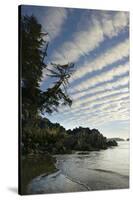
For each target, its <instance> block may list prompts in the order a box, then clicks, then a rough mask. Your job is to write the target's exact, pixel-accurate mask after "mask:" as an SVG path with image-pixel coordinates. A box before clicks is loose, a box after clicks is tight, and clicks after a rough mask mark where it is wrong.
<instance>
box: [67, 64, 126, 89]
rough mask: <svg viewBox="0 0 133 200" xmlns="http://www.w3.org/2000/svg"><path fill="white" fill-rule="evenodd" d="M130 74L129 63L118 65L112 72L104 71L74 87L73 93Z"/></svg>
mask: <svg viewBox="0 0 133 200" xmlns="http://www.w3.org/2000/svg"><path fill="white" fill-rule="evenodd" d="M128 72H129V63H128V62H127V63H126V64H125V65H118V66H116V67H114V68H113V69H111V70H108V71H103V72H101V73H99V74H98V75H95V76H94V77H90V78H89V79H87V80H84V81H82V82H80V83H78V84H76V85H75V86H74V87H72V89H71V92H74V91H82V90H88V89H89V88H91V87H94V86H96V85H98V84H101V83H104V82H109V81H112V80H113V79H114V78H115V77H117V76H122V75H124V74H125V73H128ZM105 86H106V84H105ZM103 88H104V86H103ZM88 92H89V91H88Z"/></svg>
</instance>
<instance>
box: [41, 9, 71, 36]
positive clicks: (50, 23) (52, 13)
mask: <svg viewBox="0 0 133 200" xmlns="http://www.w3.org/2000/svg"><path fill="white" fill-rule="evenodd" d="M67 17H68V13H67V10H66V9H65V8H48V9H47V10H46V11H45V12H44V16H41V21H42V25H43V27H44V29H45V30H46V31H47V32H48V34H49V36H50V39H51V40H53V39H54V38H56V37H57V36H59V34H60V32H61V30H62V26H63V25H64V23H65V21H66V19H67Z"/></svg>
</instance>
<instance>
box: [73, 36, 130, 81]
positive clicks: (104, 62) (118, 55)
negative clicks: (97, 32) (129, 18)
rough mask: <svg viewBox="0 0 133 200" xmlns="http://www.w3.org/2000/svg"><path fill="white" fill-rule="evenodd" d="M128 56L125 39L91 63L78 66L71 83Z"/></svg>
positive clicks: (127, 42)
mask: <svg viewBox="0 0 133 200" xmlns="http://www.w3.org/2000/svg"><path fill="white" fill-rule="evenodd" d="M128 55H129V39H125V40H124V42H121V43H119V44H117V45H115V46H114V47H112V48H110V49H108V50H107V51H106V52H105V53H103V54H102V55H100V56H98V57H97V58H96V59H95V60H94V61H92V62H86V63H85V64H84V65H82V66H79V67H78V69H77V70H76V71H75V73H74V74H73V76H72V78H71V82H73V81H75V80H77V79H81V78H83V76H85V75H87V74H88V73H92V72H94V71H97V70H102V69H104V68H106V67H107V66H108V65H109V64H112V63H114V62H116V61H118V60H121V59H124V58H126V57H127V56H128Z"/></svg>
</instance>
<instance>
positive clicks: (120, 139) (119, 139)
mask: <svg viewBox="0 0 133 200" xmlns="http://www.w3.org/2000/svg"><path fill="white" fill-rule="evenodd" d="M109 139H110V140H115V141H117V142H121V141H125V139H123V138H119V137H116V138H109Z"/></svg>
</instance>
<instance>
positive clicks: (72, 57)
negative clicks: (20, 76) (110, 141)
mask: <svg viewBox="0 0 133 200" xmlns="http://www.w3.org/2000/svg"><path fill="white" fill-rule="evenodd" d="M32 14H33V15H34V16H35V17H36V18H37V19H38V21H39V23H41V25H42V30H43V31H46V32H48V36H47V40H48V41H49V47H48V52H47V54H48V56H47V58H46V60H45V62H46V63H47V64H48V65H49V68H51V65H50V62H53V63H58V64H67V63H74V66H75V67H74V69H75V70H74V73H73V75H72V76H71V77H70V79H69V85H68V88H67V91H68V94H69V95H70V97H71V98H72V100H73V104H72V106H71V107H68V106H67V107H63V106H61V107H60V108H59V111H58V112H54V113H52V115H47V117H48V118H49V119H50V120H51V121H52V122H54V123H55V122H57V123H60V124H61V125H63V126H64V127H65V128H66V129H73V128H75V127H79V126H82V127H89V128H91V129H92V128H96V129H98V130H99V131H100V132H101V133H102V134H103V135H105V136H106V137H121V138H128V137H129V12H124V11H107V10H91V9H88V10H87V9H74V8H58V7H41V6H22V15H29V16H30V15H32ZM46 74H47V72H46V69H44V71H43V77H42V81H41V83H40V87H41V89H42V90H44V91H45V90H47V88H48V87H51V86H52V84H53V81H54V80H51V78H49V77H48V76H47V75H46Z"/></svg>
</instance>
